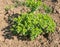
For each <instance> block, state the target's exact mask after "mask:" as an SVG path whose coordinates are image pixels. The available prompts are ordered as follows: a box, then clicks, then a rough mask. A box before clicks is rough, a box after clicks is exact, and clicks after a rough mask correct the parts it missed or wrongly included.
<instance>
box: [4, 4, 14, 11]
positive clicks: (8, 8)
mask: <svg viewBox="0 0 60 47" xmlns="http://www.w3.org/2000/svg"><path fill="white" fill-rule="evenodd" d="M14 8H15V7H14V5H6V6H5V11H8V10H12V9H14Z"/></svg>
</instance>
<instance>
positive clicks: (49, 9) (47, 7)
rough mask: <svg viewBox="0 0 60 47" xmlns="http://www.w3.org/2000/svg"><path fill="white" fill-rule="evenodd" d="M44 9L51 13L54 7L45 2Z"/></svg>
mask: <svg viewBox="0 0 60 47" xmlns="http://www.w3.org/2000/svg"><path fill="white" fill-rule="evenodd" d="M43 9H44V10H45V12H46V13H51V12H52V8H50V7H49V6H47V5H46V4H43Z"/></svg>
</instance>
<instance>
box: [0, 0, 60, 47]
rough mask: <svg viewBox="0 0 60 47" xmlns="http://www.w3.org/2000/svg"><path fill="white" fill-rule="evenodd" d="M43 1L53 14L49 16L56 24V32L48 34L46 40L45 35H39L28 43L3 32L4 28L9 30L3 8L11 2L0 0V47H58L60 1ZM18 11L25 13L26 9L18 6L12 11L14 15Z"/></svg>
mask: <svg viewBox="0 0 60 47" xmlns="http://www.w3.org/2000/svg"><path fill="white" fill-rule="evenodd" d="M43 1H44V3H46V4H48V5H49V6H50V7H52V8H53V13H51V14H50V16H51V17H52V18H53V19H54V21H55V22H56V24H57V28H56V31H55V32H54V33H52V34H49V36H48V38H46V35H39V36H38V37H37V38H36V39H35V40H33V41H28V40H23V38H22V39H21V38H19V39H18V38H17V37H16V36H12V34H11V33H8V32H6V31H5V30H3V29H4V28H6V27H7V28H9V27H8V26H9V24H8V22H7V20H8V14H7V15H5V13H6V12H5V10H4V7H5V6H6V5H7V4H9V5H10V4H12V2H11V0H0V47H60V0H43ZM20 11H22V12H27V8H26V7H24V6H20V7H18V8H15V9H14V10H13V12H14V13H20ZM13 12H12V11H10V12H9V13H10V14H12V13H13ZM11 36H12V37H13V38H12V37H11ZM44 36H45V37H44Z"/></svg>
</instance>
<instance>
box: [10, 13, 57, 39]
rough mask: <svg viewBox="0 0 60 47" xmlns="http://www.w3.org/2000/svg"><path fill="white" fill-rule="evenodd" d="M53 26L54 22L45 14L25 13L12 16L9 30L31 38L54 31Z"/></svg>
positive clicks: (54, 25)
mask: <svg viewBox="0 0 60 47" xmlns="http://www.w3.org/2000/svg"><path fill="white" fill-rule="evenodd" d="M55 27H56V24H55V22H54V21H53V19H52V18H51V17H50V16H48V15H47V14H41V13H38V14H33V13H30V14H28V13H25V14H21V15H19V16H18V17H16V18H13V25H12V27H11V31H12V32H13V33H15V34H19V35H22V36H29V38H30V39H31V40H33V39H35V38H36V37H37V36H38V35H39V34H42V33H50V32H54V30H55Z"/></svg>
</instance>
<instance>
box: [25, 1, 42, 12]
mask: <svg viewBox="0 0 60 47" xmlns="http://www.w3.org/2000/svg"><path fill="white" fill-rule="evenodd" d="M25 4H26V6H27V7H30V9H31V12H34V11H35V10H36V9H37V8H38V7H40V5H41V4H42V1H41V0H26V2H25Z"/></svg>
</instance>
